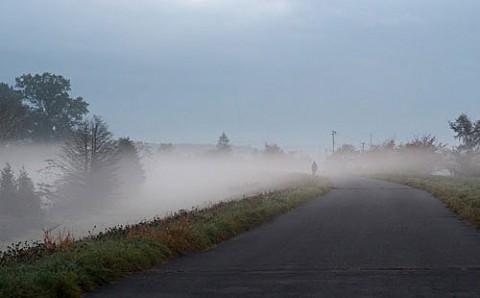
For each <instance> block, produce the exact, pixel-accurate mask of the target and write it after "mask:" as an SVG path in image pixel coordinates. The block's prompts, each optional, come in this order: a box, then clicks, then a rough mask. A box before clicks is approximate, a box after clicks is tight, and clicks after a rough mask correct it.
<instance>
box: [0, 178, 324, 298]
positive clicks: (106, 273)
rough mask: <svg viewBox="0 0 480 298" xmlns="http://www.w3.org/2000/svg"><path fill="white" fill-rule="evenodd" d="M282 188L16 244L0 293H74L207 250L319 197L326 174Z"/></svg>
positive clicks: (1, 271)
mask: <svg viewBox="0 0 480 298" xmlns="http://www.w3.org/2000/svg"><path fill="white" fill-rule="evenodd" d="M286 187H287V188H286V189H284V190H282V191H274V192H268V193H262V194H258V195H255V196H251V197H247V198H243V199H240V200H234V201H228V202H221V203H218V204H215V205H212V206H210V207H208V208H206V209H202V210H199V209H192V210H191V211H185V210H182V211H179V212H177V213H175V214H172V215H171V216H169V217H167V218H155V219H153V220H151V221H145V222H141V223H139V224H135V225H128V226H118V227H115V228H112V229H109V230H107V231H105V232H103V233H100V234H97V235H92V236H90V237H87V238H85V239H82V240H79V241H74V242H71V241H64V240H65V237H63V238H62V237H58V239H57V242H56V243H58V245H50V246H49V247H48V246H47V245H46V244H45V243H38V244H37V245H36V246H33V247H24V246H21V245H17V246H14V247H12V248H11V249H10V251H9V252H6V253H4V254H3V255H2V257H1V259H0V260H1V262H0V264H1V267H0V296H2V297H12V296H35V297H79V296H81V295H82V291H88V290H93V289H94V288H95V287H98V286H99V285H102V284H105V283H108V282H110V281H113V280H115V279H118V278H120V277H122V276H125V275H128V274H130V273H131V272H133V271H138V270H142V269H146V268H148V267H150V266H152V265H154V264H160V263H162V262H165V261H166V260H169V259H172V258H174V257H176V256H179V255H182V254H186V253H191V252H195V251H200V250H204V249H208V248H211V247H213V246H214V245H215V244H218V243H220V242H222V241H224V240H226V239H229V238H231V237H234V236H235V235H237V234H238V233H241V232H244V231H247V230H249V229H252V228H253V227H255V226H258V225H260V224H261V223H264V222H265V221H268V220H270V219H272V218H274V217H275V216H277V215H279V214H281V213H283V212H286V211H287V210H289V209H292V208H294V207H297V206H299V205H300V204H302V203H304V202H306V201H308V200H311V199H313V198H316V197H318V196H320V195H321V194H323V193H325V192H326V191H328V189H329V187H330V184H329V182H328V181H327V180H326V179H324V178H310V177H308V178H307V177H303V178H302V179H301V180H297V181H294V182H292V183H291V184H290V185H286ZM50 239H52V238H51V237H50ZM62 240H63V241H62ZM61 243H65V244H64V245H62V244H61Z"/></svg>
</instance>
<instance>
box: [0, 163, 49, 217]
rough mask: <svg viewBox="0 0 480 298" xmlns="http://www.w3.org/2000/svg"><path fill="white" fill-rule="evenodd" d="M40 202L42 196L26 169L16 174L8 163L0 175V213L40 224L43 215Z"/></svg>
mask: <svg viewBox="0 0 480 298" xmlns="http://www.w3.org/2000/svg"><path fill="white" fill-rule="evenodd" d="M40 203H41V202H40V196H39V194H38V192H37V191H36V190H35V186H34V183H33V181H32V179H31V178H30V177H29V176H28V173H27V172H26V171H25V169H24V168H22V169H20V171H19V173H18V175H15V173H14V171H13V170H12V167H11V166H10V164H8V163H7V164H6V165H5V167H4V168H3V169H2V170H1V177H0V215H8V216H10V217H13V218H17V219H20V220H22V222H27V223H29V224H31V225H32V224H37V225H38V224H39V223H40V220H41V217H42V214H41V213H42V212H41V209H40V205H41V204H40Z"/></svg>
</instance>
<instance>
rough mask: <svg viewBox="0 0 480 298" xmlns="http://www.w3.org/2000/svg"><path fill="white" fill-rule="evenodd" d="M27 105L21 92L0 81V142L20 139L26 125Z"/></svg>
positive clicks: (23, 134)
mask: <svg viewBox="0 0 480 298" xmlns="http://www.w3.org/2000/svg"><path fill="white" fill-rule="evenodd" d="M27 110H28V109H27V106H25V105H24V104H23V103H22V94H21V92H19V91H17V90H14V89H13V88H12V87H11V86H9V85H7V84H5V83H0V143H4V142H8V141H12V140H17V139H21V138H22V137H24V136H25V135H26V130H27V126H28V119H27Z"/></svg>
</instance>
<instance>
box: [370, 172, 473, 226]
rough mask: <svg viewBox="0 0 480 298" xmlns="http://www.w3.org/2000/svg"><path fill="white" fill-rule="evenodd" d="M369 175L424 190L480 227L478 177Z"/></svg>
mask: <svg viewBox="0 0 480 298" xmlns="http://www.w3.org/2000/svg"><path fill="white" fill-rule="evenodd" d="M371 177H372V178H376V179H383V180H388V181H393V182H398V183H402V184H405V185H408V186H411V187H414V188H418V189H422V190H426V191H428V192H429V193H431V194H432V195H433V196H434V197H436V198H438V199H440V200H441V201H442V202H444V203H445V204H446V205H447V207H448V208H450V209H451V210H452V211H453V212H454V213H455V214H457V215H458V216H459V217H461V218H463V219H465V220H467V221H469V222H470V223H471V224H472V225H473V226H475V227H476V228H477V229H480V178H475V177H443V176H431V175H374V176H371Z"/></svg>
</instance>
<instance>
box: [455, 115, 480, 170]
mask: <svg viewBox="0 0 480 298" xmlns="http://www.w3.org/2000/svg"><path fill="white" fill-rule="evenodd" d="M449 124H450V128H451V129H452V130H453V131H454V132H455V138H456V139H458V140H460V145H459V146H458V147H457V150H456V152H455V159H456V163H455V164H454V167H453V170H452V171H453V172H454V174H456V175H462V176H480V157H479V155H478V152H479V149H480V120H477V121H475V122H473V121H471V120H470V118H468V116H467V115H466V114H461V115H460V116H458V118H457V119H455V121H453V122H449Z"/></svg>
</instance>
